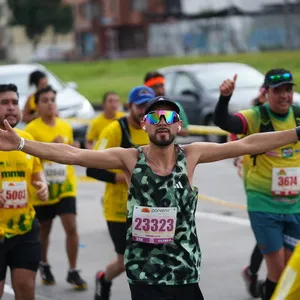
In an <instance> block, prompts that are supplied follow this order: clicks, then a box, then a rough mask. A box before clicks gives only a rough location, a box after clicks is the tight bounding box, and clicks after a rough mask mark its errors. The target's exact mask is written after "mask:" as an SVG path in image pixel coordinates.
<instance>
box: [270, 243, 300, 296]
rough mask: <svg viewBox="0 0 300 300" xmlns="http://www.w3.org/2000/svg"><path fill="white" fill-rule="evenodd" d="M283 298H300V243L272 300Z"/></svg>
mask: <svg viewBox="0 0 300 300" xmlns="http://www.w3.org/2000/svg"><path fill="white" fill-rule="evenodd" d="M281 299H285V300H299V299H300V243H298V245H297V246H296V248H295V250H294V252H293V255H292V257H291V258H290V260H289V262H288V264H287V266H286V267H285V269H284V271H283V273H282V275H281V277H280V280H279V283H278V284H277V287H276V290H275V292H274V294H273V296H272V300H281Z"/></svg>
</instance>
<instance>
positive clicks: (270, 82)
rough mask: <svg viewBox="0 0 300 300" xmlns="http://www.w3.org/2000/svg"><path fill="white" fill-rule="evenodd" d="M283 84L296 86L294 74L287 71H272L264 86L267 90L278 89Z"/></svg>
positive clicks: (267, 76)
mask: <svg viewBox="0 0 300 300" xmlns="http://www.w3.org/2000/svg"><path fill="white" fill-rule="evenodd" d="M283 84H291V85H295V83H294V78H293V75H292V73H291V72H290V71H288V70H286V69H272V70H270V71H268V72H267V74H266V76H265V81H264V84H263V85H264V87H265V88H276V87H278V86H281V85H283Z"/></svg>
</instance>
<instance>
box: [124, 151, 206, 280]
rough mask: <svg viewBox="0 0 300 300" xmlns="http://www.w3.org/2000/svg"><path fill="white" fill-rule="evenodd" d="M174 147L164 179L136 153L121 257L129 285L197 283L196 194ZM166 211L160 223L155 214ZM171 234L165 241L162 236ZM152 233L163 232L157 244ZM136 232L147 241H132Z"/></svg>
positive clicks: (199, 260) (199, 252) (198, 252)
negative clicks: (172, 162)
mask: <svg viewBox="0 0 300 300" xmlns="http://www.w3.org/2000/svg"><path fill="white" fill-rule="evenodd" d="M176 147H178V157H177V162H176V165H175V168H174V170H173V172H172V173H171V174H170V175H167V176H159V175H157V174H155V173H154V172H153V171H152V170H151V168H150V167H149V166H148V164H147V162H146V157H145V154H144V153H143V152H142V150H141V148H138V150H139V155H138V160H137V164H136V166H135V169H134V171H133V175H132V179H131V186H130V188H129V195H128V202H127V236H126V251H125V254H124V258H125V267H126V273H127V277H128V281H129V283H144V284H155V285H181V284H191V283H196V282H198V281H199V276H200V270H199V269H200V263H201V251H200V247H199V243H198V238H197V232H196V224H195V211H196V206H197V199H198V189H197V188H194V189H193V188H192V187H191V186H190V183H189V180H188V175H187V168H186V157H185V154H184V151H183V149H182V148H181V147H180V146H176ZM166 210H167V211H169V213H167V214H169V215H168V216H167V217H166V219H165V220H162V219H161V218H160V217H161V215H159V213H157V211H164V212H166ZM135 211H137V212H135ZM170 211H171V212H170ZM150 212H151V214H152V213H154V218H153V215H149V214H150ZM143 214H144V215H145V217H143V216H144V215H143ZM155 217H157V218H155ZM163 218H164V217H163ZM172 218H173V219H172ZM173 221H174V222H173ZM172 222H173V224H174V228H172V226H173V224H172ZM166 223H167V224H166ZM157 225H158V226H157ZM164 225H166V226H164ZM139 229H140V231H139ZM172 229H174V231H173V237H172V238H173V239H172V238H171V239H170V236H169V237H167V236H166V235H164V234H165V233H166V232H167V233H168V234H170V233H171V231H172ZM157 232H160V233H162V237H161V238H160V239H159V238H158V239H157V238H155V234H157ZM140 233H141V234H142V235H143V234H144V235H146V237H145V236H144V237H142V238H141V237H140V236H136V235H139V234H140ZM139 241H142V242H139Z"/></svg>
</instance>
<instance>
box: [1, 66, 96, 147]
mask: <svg viewBox="0 0 300 300" xmlns="http://www.w3.org/2000/svg"><path fill="white" fill-rule="evenodd" d="M35 70H40V71H42V72H44V73H46V74H47V77H48V80H49V84H50V85H52V87H53V88H54V89H55V90H56V91H57V98H56V100H57V106H58V110H59V116H60V117H62V118H80V119H88V120H90V119H92V118H93V117H94V115H95V110H94V108H93V107H92V105H91V104H90V102H89V101H88V100H87V99H86V98H85V97H84V96H83V95H81V94H80V93H78V92H77V91H76V88H77V86H76V83H74V82H69V83H63V82H62V81H61V80H60V79H59V78H57V77H56V76H55V75H54V74H53V73H51V72H50V71H49V70H47V69H46V68H45V67H44V66H42V65H40V64H14V65H2V66H0V84H6V83H14V84H15V85H16V86H17V87H18V91H19V94H20V107H21V109H22V110H23V108H24V105H25V103H26V100H27V98H28V96H29V95H30V94H31V93H32V92H34V90H30V88H29V84H28V78H29V74H30V73H31V72H33V71H35ZM70 123H71V125H72V127H73V131H74V138H75V139H76V140H78V141H80V143H81V144H83V141H84V136H85V132H86V129H87V124H85V123H84V122H75V121H74V122H73V121H70ZM19 127H22V124H20V126H19Z"/></svg>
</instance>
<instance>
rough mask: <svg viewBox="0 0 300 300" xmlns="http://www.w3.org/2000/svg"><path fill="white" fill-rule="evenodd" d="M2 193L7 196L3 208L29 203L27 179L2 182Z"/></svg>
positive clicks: (23, 205)
mask: <svg viewBox="0 0 300 300" xmlns="http://www.w3.org/2000/svg"><path fill="white" fill-rule="evenodd" d="M2 191H3V192H2V195H3V197H4V198H5V202H4V206H3V208H22V207H25V206H26V204H27V184H26V181H20V182H13V181H3V182H2Z"/></svg>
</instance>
